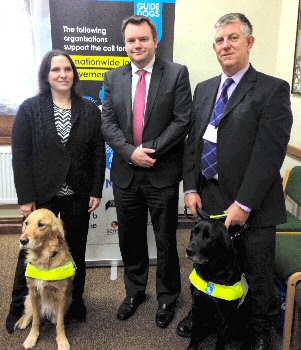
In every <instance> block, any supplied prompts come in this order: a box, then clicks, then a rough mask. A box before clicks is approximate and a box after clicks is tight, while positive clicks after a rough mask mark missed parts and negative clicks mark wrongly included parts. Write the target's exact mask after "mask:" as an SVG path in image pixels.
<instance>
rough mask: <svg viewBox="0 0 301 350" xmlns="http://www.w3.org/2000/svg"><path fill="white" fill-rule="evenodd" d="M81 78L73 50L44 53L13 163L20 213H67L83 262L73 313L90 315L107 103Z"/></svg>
mask: <svg viewBox="0 0 301 350" xmlns="http://www.w3.org/2000/svg"><path fill="white" fill-rule="evenodd" d="M78 82H79V76H78V73H77V71H76V68H75V65H74V63H73V61H72V59H71V57H70V56H69V55H68V54H67V53H65V52H63V51H60V50H52V51H49V52H48V53H47V54H46V55H45V57H44V58H43V60H42V63H41V65H40V70H39V93H38V95H37V96H34V97H31V98H29V99H27V100H25V101H24V102H23V103H22V104H21V106H20V108H19V111H18V113H17V115H16V118H15V121H14V125H13V132H12V157H13V158H12V164H13V170H14V181H15V186H16V192H17V196H18V203H19V205H20V212H21V214H22V215H23V216H24V217H27V216H28V215H29V214H30V213H31V212H32V211H34V210H35V209H38V208H47V209H50V210H52V211H53V212H54V213H55V214H56V215H60V218H61V219H62V220H63V221H64V225H65V231H66V239H67V242H68V244H69V247H70V250H71V253H72V256H73V259H74V261H75V264H76V266H77V270H76V274H75V278H74V280H73V294H72V297H73V301H72V304H71V307H70V309H69V311H68V314H67V316H68V317H69V318H70V319H77V320H79V321H84V320H85V319H86V308H85V305H84V301H83V292H84V285H85V275H86V270H85V251H86V242H87V235H88V227H89V217H90V213H91V212H92V211H94V210H95V209H96V208H97V207H98V206H99V204H100V198H101V196H102V187H103V182H104V174H105V143H104V139H103V137H102V134H101V130H100V123H101V113H100V110H99V109H98V107H97V106H96V105H95V104H93V103H92V102H90V101H88V100H86V99H83V98H82V97H80V96H79V95H78V94H77V93H76V86H77V83H78ZM25 257H26V255H25V253H24V252H23V251H21V252H20V254H19V258H18V264H17V268H16V273H15V279H14V285H13V291H12V301H11V305H10V310H9V314H8V316H7V319H6V328H7V331H8V332H9V333H11V332H13V331H14V326H15V323H16V321H17V320H18V319H19V318H20V316H21V315H22V313H23V309H24V300H25V296H26V295H27V285H26V279H25V265H24V262H25Z"/></svg>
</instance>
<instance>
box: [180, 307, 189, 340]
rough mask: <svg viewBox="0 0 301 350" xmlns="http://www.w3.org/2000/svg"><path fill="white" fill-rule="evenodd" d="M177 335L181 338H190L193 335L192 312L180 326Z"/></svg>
mask: <svg viewBox="0 0 301 350" xmlns="http://www.w3.org/2000/svg"><path fill="white" fill-rule="evenodd" d="M176 332H177V334H178V335H179V336H180V337H185V338H190V337H191V333H192V312H191V310H190V311H189V313H188V315H187V316H186V317H184V318H183V320H182V321H181V322H180V323H179V324H178V326H177V330H176Z"/></svg>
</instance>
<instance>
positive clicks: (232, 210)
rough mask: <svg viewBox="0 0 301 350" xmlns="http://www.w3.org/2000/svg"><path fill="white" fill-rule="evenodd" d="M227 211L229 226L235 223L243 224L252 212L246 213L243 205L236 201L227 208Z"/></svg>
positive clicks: (227, 225) (227, 223)
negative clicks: (242, 207)
mask: <svg viewBox="0 0 301 350" xmlns="http://www.w3.org/2000/svg"><path fill="white" fill-rule="evenodd" d="M225 213H226V214H228V216H227V218H226V221H225V225H226V227H227V228H228V227H229V226H234V225H240V226H243V225H244V224H245V223H246V221H247V220H248V217H249V215H250V213H246V212H245V211H243V210H242V209H241V207H240V206H239V205H237V204H236V203H232V204H231V205H230V207H229V208H228V209H227V210H225Z"/></svg>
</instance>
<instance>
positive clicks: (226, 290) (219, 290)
mask: <svg viewBox="0 0 301 350" xmlns="http://www.w3.org/2000/svg"><path fill="white" fill-rule="evenodd" d="M189 279H190V282H191V283H192V284H193V285H194V286H195V287H196V288H197V289H198V290H200V291H201V292H203V293H205V294H207V295H212V296H213V297H215V298H219V299H224V300H228V301H230V300H237V299H240V298H241V297H242V296H243V295H244V290H243V284H242V281H239V282H237V283H235V284H233V285H232V286H224V285H222V284H217V283H212V282H206V281H204V280H203V279H202V278H201V277H200V276H199V275H198V274H197V272H196V270H195V269H193V270H192V272H191V274H190V276H189Z"/></svg>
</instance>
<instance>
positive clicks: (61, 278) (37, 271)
mask: <svg viewBox="0 0 301 350" xmlns="http://www.w3.org/2000/svg"><path fill="white" fill-rule="evenodd" d="M20 248H21V249H26V251H27V261H26V262H27V267H26V280H27V285H28V290H29V293H28V295H27V297H26V300H25V307H24V314H23V315H22V317H21V318H20V319H19V320H18V321H17V323H16V326H15V327H16V328H20V329H24V328H26V327H27V326H28V324H29V323H30V321H31V320H32V327H31V330H30V333H29V335H28V337H27V338H26V340H25V342H24V343H23V346H24V348H25V349H31V348H32V347H34V346H35V345H36V342H37V340H38V337H39V326H40V316H41V317H44V318H47V319H49V320H50V321H51V322H52V323H54V324H56V333H57V338H56V341H57V346H58V350H69V349H70V345H69V342H68V339H67V337H66V334H65V325H64V315H65V313H66V311H67V309H68V307H69V306H70V303H71V298H72V279H73V276H74V273H75V265H74V262H73V259H72V256H71V254H70V251H69V248H68V245H67V243H66V240H65V238H64V226H63V222H62V221H61V220H60V219H58V218H57V217H56V216H55V215H54V214H53V213H52V212H51V211H50V210H48V209H38V210H35V211H34V212H32V213H31V214H30V215H29V216H28V217H27V218H26V220H25V221H24V223H23V227H22V235H21V237H20Z"/></svg>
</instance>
